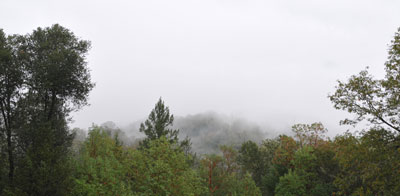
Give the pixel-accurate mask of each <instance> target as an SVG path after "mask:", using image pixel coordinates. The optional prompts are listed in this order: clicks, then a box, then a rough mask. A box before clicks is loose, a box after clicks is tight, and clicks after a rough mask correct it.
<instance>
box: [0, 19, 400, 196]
mask: <svg viewBox="0 0 400 196" xmlns="http://www.w3.org/2000/svg"><path fill="white" fill-rule="evenodd" d="M89 48H90V42H89V41H86V40H81V39H80V38H78V37H77V36H75V35H74V33H72V32H71V31H70V30H68V29H66V28H64V27H62V26H60V25H53V26H51V27H46V28H37V29H36V30H34V31H33V32H32V33H30V34H26V35H6V34H5V33H4V31H3V30H0V195H17V196H20V195H21V196H24V195H25V196H39V195H40V196H42V195H44V196H47V195H48V196H54V195H57V196H58V195H60V196H61V195H77V196H83V195H104V196H108V195H126V196H128V195H149V196H150V195H151V196H153V195H154V196H167V195H177V196H179V195H182V196H183V195H188V196H197V195H198V196H208V195H209V196H226V195H228V196H229V195H231V196H233V195H244V196H258V195H265V196H270V195H276V196H291V195H293V196H308V195H312V196H322V195H327V196H328V195H400V131H399V129H400V128H399V127H400V123H399V122H400V118H399V117H400V116H399V105H400V104H399V103H400V102H399V100H400V97H399V95H400V90H399V89H400V86H399V85H400V82H399V81H400V29H398V32H396V33H395V36H394V40H393V41H392V43H391V45H390V47H389V56H388V60H387V62H386V63H385V70H386V76H385V78H384V79H380V80H377V79H374V78H373V76H372V75H371V74H369V72H368V71H366V70H365V71H361V72H360V74H358V75H355V76H351V77H350V79H349V80H348V81H347V82H341V81H339V83H338V86H337V87H336V91H335V92H334V94H332V95H330V96H329V98H330V99H331V101H332V102H333V104H334V107H335V108H336V109H341V110H347V111H348V112H350V113H353V114H355V115H356V117H355V119H352V120H349V119H346V120H344V121H343V123H345V124H355V123H359V122H362V121H364V120H367V121H369V122H370V123H372V126H371V127H369V128H368V129H367V130H363V131H361V132H359V133H358V134H352V133H350V132H346V133H344V134H341V135H337V136H336V137H335V138H333V139H331V138H328V137H326V136H325V134H326V133H327V131H328V130H327V129H326V128H325V127H324V125H323V124H322V123H320V122H316V123H312V124H295V125H293V126H292V129H291V134H288V135H284V134H281V135H279V136H277V137H275V138H266V137H265V135H264V134H263V133H261V131H260V129H259V128H258V127H254V126H250V125H248V124H246V123H244V122H236V121H235V122H234V123H226V122H223V121H219V120H218V117H216V116H215V115H214V116H213V115H194V116H189V117H186V118H177V122H174V121H175V118H174V116H173V114H172V113H170V110H169V107H168V106H167V105H166V104H165V103H164V101H163V100H162V99H161V98H160V99H159V100H158V101H157V103H156V104H155V106H154V108H153V109H152V110H151V111H150V114H149V116H148V119H146V120H145V121H144V122H143V123H141V124H140V128H139V130H138V131H139V132H142V133H144V135H145V137H144V138H140V139H137V140H135V141H133V142H132V141H130V140H128V139H126V138H127V133H125V132H123V131H122V130H121V129H119V128H118V127H117V126H116V125H115V124H113V123H112V122H107V123H105V124H103V125H101V126H96V125H93V126H92V127H91V128H90V129H89V130H88V132H87V135H86V132H85V130H82V129H79V128H76V129H73V130H71V129H70V128H69V126H68V125H69V124H68V123H69V122H70V113H71V111H74V110H75V111H76V110H78V109H80V108H82V107H83V106H85V105H87V104H88V95H89V93H90V91H91V90H92V89H93V87H94V83H93V82H92V81H91V77H90V72H89V69H88V67H87V61H86V55H87V52H88V50H89ZM174 123H175V125H174ZM245 131H248V132H245ZM242 133H243V134H242ZM245 133H246V134H247V135H246V134H245ZM185 134H186V136H188V137H186V139H183V138H184V137H182V135H185ZM191 139H193V142H194V145H193V146H192V140H191ZM199 141H201V142H202V145H200V142H199ZM227 141H229V142H227ZM205 145H206V146H207V148H205V147H204V146H205ZM193 148H194V149H193ZM196 152H197V153H196ZM199 152H201V153H199Z"/></svg>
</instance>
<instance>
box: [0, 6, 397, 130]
mask: <svg viewBox="0 0 400 196" xmlns="http://www.w3.org/2000/svg"><path fill="white" fill-rule="evenodd" d="M399 8H400V1H398V0H381V1H377V0H375V1H372V0H352V1H349V0H335V1H332V0H330V1H328V0H302V1H295V0H272V1H271V0H270V1H268V0H129V1H128V0H127V1H122V0H113V1H99V0H97V1H94V0H90V1H89V0H86V1H82V0H68V1H67V0H63V1H54V0H48V1H41V0H36V1H28V0H26V1H19V0H1V1H0V28H3V29H4V31H5V32H6V33H7V34H14V33H17V34H26V33H30V32H32V30H33V29H35V28H37V27H46V26H50V25H52V24H54V23H59V24H61V25H62V26H65V27H67V28H69V29H70V30H72V31H73V32H74V33H75V34H76V35H77V36H79V37H81V38H82V39H87V40H90V41H91V42H92V49H91V51H90V53H89V57H88V61H89V66H90V68H91V70H92V72H91V73H92V79H93V81H94V82H96V88H95V89H94V90H93V91H92V93H91V94H90V100H89V102H90V103H91V106H89V107H85V108H84V109H82V110H81V111H80V112H78V113H74V114H73V116H74V120H75V123H74V124H73V126H78V127H82V128H87V127H89V126H91V124H92V123H97V124H100V123H102V122H105V121H115V122H117V123H120V124H128V123H130V122H133V121H136V120H138V119H143V118H145V117H147V115H148V113H149V112H150V110H151V109H152V108H153V106H154V104H155V102H156V101H157V99H158V98H159V97H160V96H162V97H163V99H164V100H165V101H166V104H167V105H168V106H169V107H170V109H171V111H172V112H173V114H175V115H178V116H182V115H187V114H195V113H199V112H205V111H216V112H219V113H223V114H227V115H233V116H238V117H244V118H246V119H249V120H252V121H255V122H258V123H260V124H263V125H268V126H270V127H274V128H276V129H282V128H284V127H288V126H290V125H292V124H294V123H311V122H316V121H321V122H322V123H324V124H325V125H326V126H327V127H328V129H329V130H330V132H331V134H332V133H335V134H336V133H341V132H343V131H344V130H346V129H347V127H340V126H339V125H338V121H339V120H340V119H342V118H344V117H345V116H346V113H344V112H340V111H335V109H334V108H333V106H332V104H331V103H330V101H329V99H328V98H327V95H328V93H333V91H334V86H335V85H336V80H337V79H346V78H348V76H350V75H352V74H356V73H358V72H359V71H360V70H361V69H363V68H364V67H366V66H370V68H371V70H370V71H371V72H372V73H373V74H375V75H378V76H382V75H383V63H384V62H385V60H386V56H387V48H388V47H387V46H388V44H389V43H390V40H391V39H392V37H393V35H394V32H395V31H396V30H397V28H398V27H400V12H399Z"/></svg>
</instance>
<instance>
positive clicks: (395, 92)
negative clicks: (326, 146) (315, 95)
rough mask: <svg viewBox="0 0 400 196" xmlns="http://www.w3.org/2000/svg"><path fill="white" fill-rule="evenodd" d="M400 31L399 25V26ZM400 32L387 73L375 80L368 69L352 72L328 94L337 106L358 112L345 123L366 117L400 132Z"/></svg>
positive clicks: (355, 121) (394, 41) (396, 37)
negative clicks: (356, 72) (353, 73)
mask: <svg viewBox="0 0 400 196" xmlns="http://www.w3.org/2000/svg"><path fill="white" fill-rule="evenodd" d="M399 31H400V28H399ZM399 43H400V35H399V32H396V34H395V37H394V40H393V41H392V44H391V46H390V48H389V59H388V61H387V62H386V63H385V70H386V76H385V78H384V79H381V80H376V79H374V78H373V77H372V75H370V74H369V73H368V71H367V70H364V71H361V72H360V73H359V74H358V75H353V76H351V77H350V79H349V80H348V81H347V82H341V81H339V82H338V86H336V91H335V93H334V94H333V95H329V98H330V100H331V101H332V102H333V103H334V107H335V108H336V109H340V110H346V111H348V112H350V113H353V114H356V117H355V118H354V119H345V120H344V121H342V122H341V123H342V124H356V123H358V122H361V121H363V120H367V121H369V122H370V123H372V124H374V125H377V126H380V125H382V124H384V125H386V126H389V127H390V128H392V129H393V130H396V131H398V132H400V118H399V115H398V113H399V110H400V96H399V95H400V82H399V81H400V63H399V62H400V48H399Z"/></svg>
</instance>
